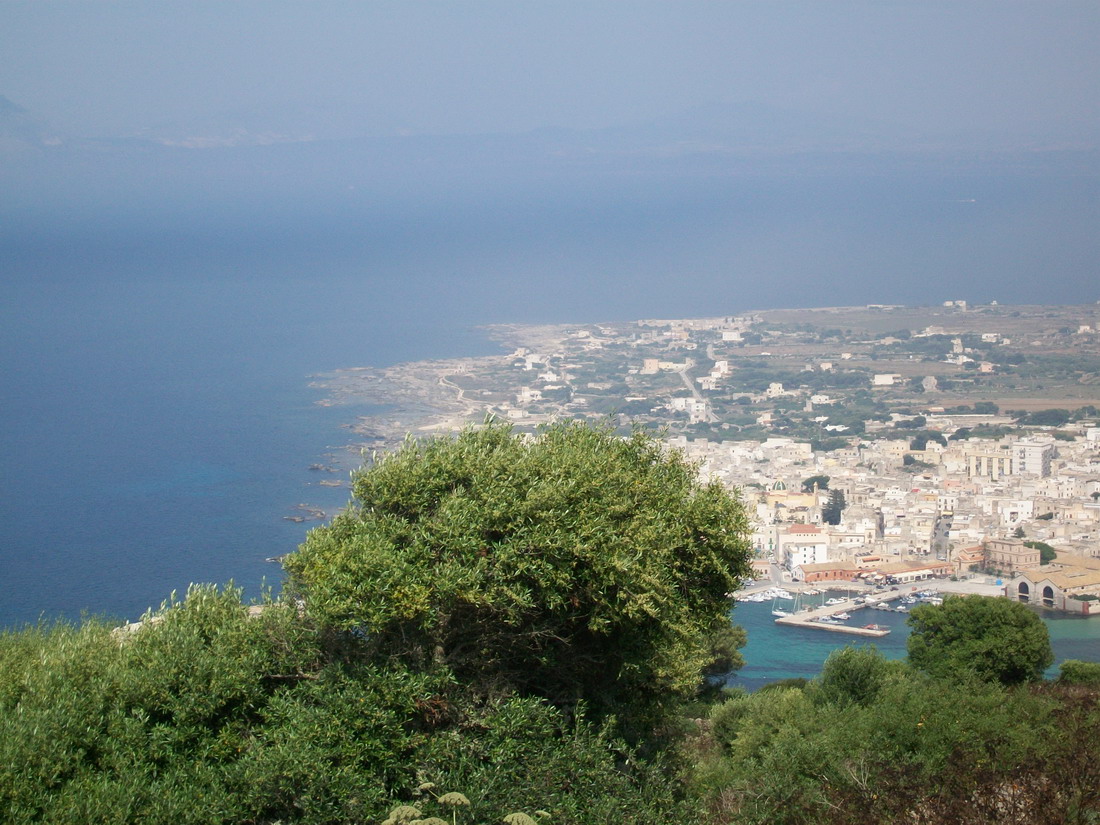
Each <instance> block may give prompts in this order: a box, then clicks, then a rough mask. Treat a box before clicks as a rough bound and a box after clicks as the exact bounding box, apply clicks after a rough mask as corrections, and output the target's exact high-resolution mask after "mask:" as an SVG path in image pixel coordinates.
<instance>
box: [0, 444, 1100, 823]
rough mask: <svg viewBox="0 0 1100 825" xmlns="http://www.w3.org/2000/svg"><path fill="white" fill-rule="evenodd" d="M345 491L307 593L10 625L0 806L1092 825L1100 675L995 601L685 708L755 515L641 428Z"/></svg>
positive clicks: (393, 473) (116, 815) (726, 642)
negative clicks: (900, 644) (890, 649)
mask: <svg viewBox="0 0 1100 825" xmlns="http://www.w3.org/2000/svg"><path fill="white" fill-rule="evenodd" d="M355 497H356V498H355V501H354V503H353V505H352V506H351V508H349V510H348V512H347V513H346V514H345V515H343V516H340V517H339V518H337V519H336V520H335V521H334V522H333V523H332V524H331V525H328V526H326V527H323V528H319V529H318V530H315V531H313V532H312V533H311V534H310V536H309V538H308V540H307V542H306V543H305V545H304V546H303V547H302V549H301V551H300V552H299V553H298V554H295V555H293V556H292V557H291V558H290V559H289V560H288V562H287V567H288V570H289V571H290V581H289V586H288V597H287V598H283V599H280V600H275V601H271V602H270V603H267V604H265V605H262V606H252V607H250V606H248V605H245V604H242V602H241V600H240V594H239V592H237V591H235V590H232V589H226V590H218V589H216V588H213V587H196V588H192V590H191V591H190V592H189V593H188V595H187V597H186V599H184V600H182V601H177V600H172V601H170V602H169V603H167V604H165V605H164V606H163V607H162V609H161V610H160V611H158V612H157V613H155V614H150V615H149V616H147V617H146V619H145V620H144V621H143V622H142V624H141V625H140V626H139V627H138V628H137V629H133V630H127V629H118V628H112V627H109V626H106V625H104V624H101V623H97V622H86V623H84V624H82V625H80V626H67V625H56V626H51V627H41V628H37V629H31V630H27V631H20V632H12V633H6V634H2V635H0V821H3V822H13V823H72V824H73V825H76V823H80V824H81V825H83V824H84V823H105V824H106V823H166V824H167V823H172V825H178V824H179V823H225V825H229V823H257V824H258V823H268V824H269V825H274V823H277V822H278V823H285V824H286V825H290V823H299V824H301V825H305V824H306V823H308V824H309V825H313V824H314V823H317V824H318V825H320V824H321V823H324V824H325V825H328V824H329V823H332V824H333V825H335V823H379V824H380V823H382V822H383V821H387V820H388V821H391V822H397V821H409V822H416V821H418V820H419V821H421V822H424V823H434V825H438V823H439V822H448V821H450V822H461V823H466V824H467V825H486V824H487V823H491V822H500V821H502V819H503V818H504V817H505V816H506V815H510V814H514V815H512V816H511V817H510V820H509V821H511V822H512V823H513V825H515V824H516V823H523V822H530V821H538V820H540V819H542V818H543V817H542V816H541V815H540V814H538V811H540V810H541V811H544V812H548V813H549V814H550V818H549V820H548V821H549V823H550V824H551V825H574V824H575V825H580V823H591V822H599V823H624V824H625V825H631V824H633V825H650V824H651V823H665V822H675V823H680V824H681V825H691V823H697V825H704V824H705V825H725V823H760V824H761V825H763V824H764V823H769V825H770V824H771V823H776V825H784V824H785V823H792V824H793V823H805V824H806V825H810V823H814V825H817V823H822V824H823V825H857V823H858V825H892V823H898V822H906V823H913V824H914V825H938V823H943V822H953V823H962V824H963V825H971V824H972V825H979V824H982V825H984V823H1020V825H1023V823H1027V825H1065V824H1066V823H1069V824H1070V825H1077V824H1078V823H1079V824H1080V825H1084V824H1085V823H1095V822H1097V821H1100V747H1098V746H1097V744H1096V743H1097V742H1100V666H1098V665H1097V664H1096V663H1090V662H1066V663H1065V664H1064V665H1063V667H1062V673H1061V676H1060V677H1059V679H1058V680H1057V681H1052V682H1044V681H1042V679H1041V674H1042V671H1043V669H1044V668H1045V667H1046V666H1047V664H1049V661H1050V658H1049V641H1048V640H1047V637H1046V635H1045V630H1044V629H1043V627H1042V624H1041V623H1040V622H1038V620H1037V619H1036V617H1035V616H1034V614H1032V613H1031V612H1030V611H1028V610H1027V608H1026V607H1025V606H1023V605H1019V604H1013V603H1012V602H1009V601H1007V600H1004V599H999V600H991V599H984V598H981V597H973V598H966V599H947V600H945V602H944V604H943V605H942V607H939V608H920V609H918V610H914V611H913V614H912V616H911V621H912V625H913V634H912V636H911V639H913V642H912V645H911V649H910V658H911V661H910V662H890V661H886V660H884V659H883V658H882V657H881V656H880V655H879V654H878V653H877V652H876V651H875V650H874V649H873V648H855V647H852V648H846V649H844V650H841V651H837V652H836V653H834V654H833V655H832V656H831V657H830V658H829V660H828V661H827V662H826V664H825V666H824V668H823V671H822V673H821V675H820V676H819V677H818V678H817V679H813V680H808V681H807V680H788V681H787V682H785V683H783V684H778V685H775V686H769V687H768V688H765V689H761V690H760V691H759V692H758V693H756V694H752V695H748V694H742V693H735V694H734V695H732V696H729V697H727V698H726V700H725V701H713V704H712V705H711V706H710V707H709V708H708V707H706V703H705V702H704V701H695V702H694V703H693V704H687V703H686V702H687V700H692V699H696V700H698V699H699V697H700V696H703V697H704V698H705V699H711V700H713V696H712V694H705V693H704V694H700V693H699V691H698V688H699V685H700V679H701V675H702V674H703V673H708V672H709V673H718V672H721V671H722V670H724V669H728V668H731V667H733V666H735V665H736V664H737V660H738V654H737V647H738V646H739V644H741V643H742V642H743V634H741V633H739V632H737V631H735V630H731V628H730V625H729V621H728V618H727V609H728V604H727V600H726V598H725V593H726V591H727V590H731V589H733V588H734V587H735V586H736V582H737V579H738V578H739V577H740V576H741V575H743V574H744V572H745V563H746V562H745V557H746V548H745V542H744V532H745V522H744V518H743V515H742V512H741V509H740V507H739V506H738V504H737V502H736V500H735V499H733V498H731V497H730V496H729V495H728V494H726V493H725V492H724V491H722V490H721V489H720V488H718V487H715V486H706V485H700V484H699V483H698V482H697V481H696V479H695V474H694V471H693V469H692V468H691V467H690V465H688V464H686V463H685V462H684V461H683V459H682V458H681V457H680V456H679V455H678V454H676V453H670V452H666V451H665V450H664V449H663V448H661V447H660V445H658V444H656V443H655V442H654V441H653V440H652V439H651V438H650V437H648V436H646V435H644V434H642V433H636V434H635V435H634V436H633V437H631V438H628V439H625V440H624V439H620V438H617V437H615V436H614V434H613V433H611V432H610V431H608V430H605V429H604V430H601V429H590V428H587V427H583V426H580V425H577V424H563V425H558V426H555V427H551V428H549V429H548V430H546V431H545V432H543V433H542V435H541V437H539V438H534V439H528V438H524V437H520V436H518V435H516V434H514V433H513V432H512V431H510V430H509V429H508V428H506V427H502V426H499V425H495V426H489V427H487V428H485V429H483V430H481V431H477V432H474V431H468V432H465V433H463V434H461V435H460V436H458V437H456V438H454V439H446V440H436V441H430V442H427V443H415V442H410V443H409V444H407V445H406V446H405V447H404V448H403V449H402V450H401V451H399V452H398V453H397V454H395V455H393V456H390V457H387V458H384V459H383V460H382V461H380V462H378V463H377V464H376V465H375V466H373V467H371V468H369V469H366V470H363V471H361V472H360V473H358V474H357V476H356V479H355ZM258 608H260V609H258ZM1036 628H1038V630H1036ZM688 712H690V713H691V714H692V716H693V717H699V718H692V719H691V720H690V721H689V720H688V719H687V718H686V717H684V716H683V714H686V713H688ZM677 714H680V716H678V715H677ZM703 717H705V718H703ZM677 723H679V727H677ZM677 730H678V731H679V732H680V733H681V737H680V738H679V739H677V738H676V736H675V735H674V734H675V733H676V731H677ZM685 731H687V734H686V735H684V732H685ZM459 803H468V804H459Z"/></svg>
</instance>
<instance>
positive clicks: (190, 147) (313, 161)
mask: <svg viewBox="0 0 1100 825" xmlns="http://www.w3.org/2000/svg"><path fill="white" fill-rule="evenodd" d="M338 109H339V107H336V109H334V108H332V107H329V108H327V109H326V108H324V107H318V108H317V109H316V110H315V111H311V110H308V109H307V110H301V111H300V110H294V111H292V112H286V113H281V114H280V113H279V112H244V113H235V114H229V115H222V116H218V117H213V118H209V119H207V120H205V121H202V122H195V123H190V124H174V125H173V124H168V125H163V126H160V127H156V128H149V129H146V130H143V131H142V132H141V133H140V134H136V135H118V136H114V137H106V138H105V137H85V136H81V135H79V134H76V133H74V132H67V131H65V130H62V129H59V128H56V127H54V126H52V125H51V124H50V123H48V121H47V120H46V119H45V118H42V117H40V116H37V115H35V114H34V113H33V112H30V111H28V110H27V109H26V108H24V107H23V106H21V105H20V104H18V103H16V102H14V101H12V100H9V99H8V98H6V97H2V96H0V194H4V193H5V192H6V193H7V194H6V195H5V197H7V198H8V199H9V201H10V200H12V199H14V200H15V201H18V200H19V199H20V196H21V195H27V194H28V193H29V192H31V191H32V190H33V192H34V197H35V198H36V199H37V200H38V201H42V200H43V199H45V200H46V201H48V200H50V199H51V198H53V197H60V198H63V199H66V200H71V199H74V198H75V199H80V198H82V197H91V198H99V197H100V196H101V195H104V194H105V193H106V194H107V195H109V196H112V197H113V196H127V195H128V194H142V193H144V195H146V196H149V197H155V198H168V197H173V196H187V195H194V196H195V197H219V196H221V195H225V196H226V197H236V196H238V195H241V194H242V193H253V194H258V195H259V196H260V197H267V196H269V195H273V194H282V195H286V194H290V193H295V192H306V193H315V194H320V193H323V192H335V191H357V190H358V191H369V192H373V193H376V194H378V195H380V196H384V195H387V194H389V195H394V194H408V195H410V196H415V193H416V192H418V191H423V190H425V189H433V190H438V189H440V188H442V189H452V188H454V189H463V188H467V187H488V188H493V187H513V186H519V185H522V184H523V182H524V181H526V182H527V183H528V184H531V183H535V184H538V185H540V186H548V187H551V188H553V187H554V186H558V185H568V183H569V181H575V180H577V179H583V180H586V181H591V180H598V179H601V178H602V179H604V180H616V181H622V180H626V179H630V178H636V177H638V176H657V177H661V178H685V177H686V178H693V177H698V176H708V177H713V176H725V175H731V174H733V175H739V174H780V175H789V174H817V173H834V172H844V173H854V172H861V173H874V174H878V173H881V172H883V171H885V170H889V169H891V168H898V166H899V164H900V165H902V166H913V165H921V166H923V165H929V166H930V168H931V167H936V168H942V169H946V170H950V169H952V168H966V167H968V166H971V165H973V164H987V165H988V164H990V163H1004V164H1007V165H1008V166H1010V167H1012V168H1016V169H1020V168H1025V169H1026V168H1027V167H1028V166H1034V165H1036V164H1038V165H1040V166H1042V165H1043V164H1044V163H1047V162H1048V161H1049V160H1050V159H1051V158H1056V159H1057V162H1058V163H1060V164H1064V163H1065V162H1066V159H1067V158H1070V162H1071V164H1072V165H1073V166H1074V168H1076V169H1078V171H1080V172H1083V173H1088V174H1095V173H1096V171H1097V170H1098V169H1100V164H1098V163H1097V158H1098V150H1097V147H1098V146H1100V140H1096V139H1095V136H1088V135H1085V136H1083V137H1080V139H1076V140H1070V141H1066V142H1065V143H1063V144H1062V145H1057V146H1055V145H1050V144H1043V143H1037V142H1035V141H1034V140H1030V139H1028V138H1027V136H1021V137H1020V139H1018V140H1015V141H1006V140H1004V139H1003V138H1002V139H1001V140H1000V141H999V142H994V141H991V140H989V139H987V138H983V137H982V136H976V135H954V136H952V135H930V134H915V133H913V132H912V130H906V129H903V128H899V127H897V126H895V125H893V124H890V123H881V122H856V121H852V120H850V119H846V118H840V117H830V116H827V115H821V114H808V113H803V112H792V111H787V110H783V109H778V108H775V107H771V106H766V105H763V104H759V103H712V104H708V105H703V106H696V107H693V108H690V109H686V110H684V111H682V112H680V113H677V114H675V115H670V116H667V117H662V118H657V119H654V120H651V121H648V122H645V123H638V124H632V125H624V126H615V127H609V128H603V129H587V130H580V129H562V128H544V129H537V130H533V131H529V132H524V133H518V134H482V135H428V134H384V133H380V132H379V131H378V130H377V129H376V128H375V129H374V130H373V131H371V130H367V131H369V132H370V133H368V134H362V133H358V134H357V133H356V127H357V125H358V127H359V128H361V129H365V130H366V129H367V127H366V126H364V125H363V124H362V123H359V122H358V121H357V118H358V117H359V116H358V114H357V113H354V112H340V111H339V110H338ZM289 123H295V124H301V123H306V124H308V125H315V126H316V127H317V128H316V130H312V131H311V130H309V129H307V128H301V127H293V126H287V125H286V124H289Z"/></svg>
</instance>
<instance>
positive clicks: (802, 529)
mask: <svg viewBox="0 0 1100 825" xmlns="http://www.w3.org/2000/svg"><path fill="white" fill-rule="evenodd" d="M786 532H787V533H820V532H821V528H820V527H816V526H814V525H813V524H792V525H791V526H790V527H788V528H787V530H786Z"/></svg>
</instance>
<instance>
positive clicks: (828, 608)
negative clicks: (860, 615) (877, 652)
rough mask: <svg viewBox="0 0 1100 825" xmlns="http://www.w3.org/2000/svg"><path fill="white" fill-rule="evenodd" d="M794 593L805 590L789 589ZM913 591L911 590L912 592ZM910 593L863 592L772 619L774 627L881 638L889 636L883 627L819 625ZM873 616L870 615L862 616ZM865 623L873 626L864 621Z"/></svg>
mask: <svg viewBox="0 0 1100 825" xmlns="http://www.w3.org/2000/svg"><path fill="white" fill-rule="evenodd" d="M792 589H794V590H795V592H797V593H799V594H800V595H801V593H802V592H803V591H804V589H805V588H797V587H795V588H792ZM915 589H916V588H912V590H915ZM912 590H910V589H906V590H902V589H898V590H888V591H878V592H871V591H867V590H864V591H862V592H860V593H858V594H856V595H853V596H852V597H850V598H848V599H845V600H844V601H842V602H839V603H837V604H823V605H821V606H820V607H814V608H804V609H802V610H798V611H797V612H794V613H791V614H790V615H788V616H780V617H779V618H777V619H776V620H775V623H776V624H781V625H786V626H789V627H805V628H809V629H813V630H828V631H831V632H833V633H847V634H849V635H851V636H864V637H872V638H881V637H883V636H886V635H887V634H889V633H890V628H887V627H882V628H879V627H866V626H861V625H848V624H833V623H830V622H823V621H821V620H822V619H828V618H830V617H832V616H835V615H836V614H837V613H853V612H854V611H856V610H871V611H873V610H874V609H875V607H874V605H878V604H881V603H883V602H885V603H887V604H889V603H890V602H892V601H895V600H897V599H902V598H904V597H906V596H908V595H910V594H911V593H912ZM857 597H858V598H863V599H867V598H870V599H872V603H870V604H869V603H867V602H866V601H860V602H856V601H855V599H856V598H857ZM866 615H873V614H870V613H869V614H866ZM868 624H874V623H873V622H868Z"/></svg>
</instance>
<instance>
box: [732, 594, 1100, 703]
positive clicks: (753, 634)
mask: <svg viewBox="0 0 1100 825" xmlns="http://www.w3.org/2000/svg"><path fill="white" fill-rule="evenodd" d="M822 598H825V597H824V596H823V597H822ZM779 605H780V606H783V607H786V608H787V609H789V608H790V606H791V602H784V601H780V602H779ZM771 610H772V605H771V602H739V603H738V604H737V606H736V607H735V608H734V610H733V614H732V615H733V621H734V622H735V623H736V624H740V625H742V626H743V627H744V628H745V630H746V631H747V632H748V637H749V640H748V644H747V645H745V647H744V649H743V650H742V651H741V652H742V655H743V656H744V657H745V667H744V668H742V669H741V670H740V671H738V672H737V673H736V674H735V675H734V676H733V678H731V679H730V680H729V684H730V685H731V686H740V687H744V688H746V689H747V690H756V689H757V688H759V687H762V686H763V685H766V684H768V683H769V682H775V681H778V680H779V679H791V678H796V677H802V678H807V679H808V678H812V677H814V676H816V675H817V674H818V673H819V672H820V671H821V666H822V665H823V664H824V662H825V659H826V658H828V656H829V654H830V653H832V652H833V651H834V650H836V649H837V648H841V647H845V646H846V645H850V644H854V645H859V646H866V645H874V646H875V647H876V648H878V649H879V650H880V651H882V653H883V655H884V656H886V657H887V658H890V659H902V658H905V645H906V641H907V639H908V638H909V628H908V626H907V625H906V618H907V616H906V614H904V613H894V612H891V611H886V610H870V609H865V610H860V611H858V612H855V613H853V614H852V621H851V622H849V624H853V625H857V626H861V625H865V624H869V623H872V622H873V623H875V624H879V625H883V626H886V627H889V628H890V629H891V633H890V635H888V636H883V637H880V638H877V639H865V638H863V637H860V636H851V635H847V634H844V633H831V632H829V631H826V630H806V629H803V628H798V627H789V626H784V625H777V624H776V623H775V617H774V616H772V614H771ZM1043 622H1044V624H1046V626H1047V630H1048V632H1049V633H1050V641H1051V646H1052V647H1053V648H1054V657H1055V661H1054V666H1053V667H1052V668H1051V670H1050V671H1049V672H1048V674H1049V675H1054V674H1056V673H1057V670H1058V664H1059V663H1060V662H1062V661H1064V660H1066V659H1084V660H1087V661H1100V617H1096V616H1094V617H1092V618H1091V619H1084V618H1080V617H1073V616H1058V615H1056V614H1049V613H1048V614H1043Z"/></svg>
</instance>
